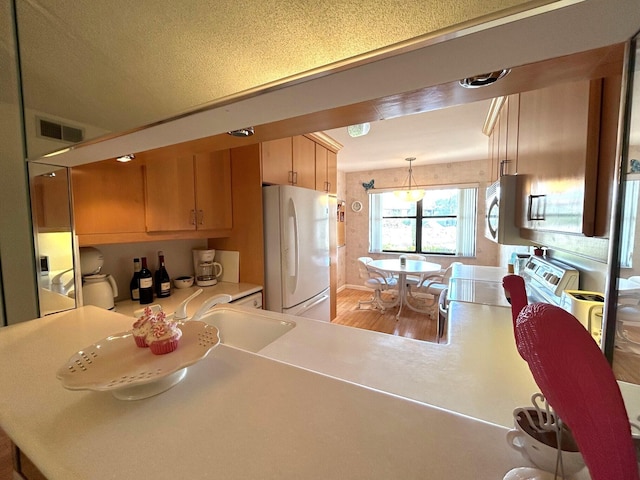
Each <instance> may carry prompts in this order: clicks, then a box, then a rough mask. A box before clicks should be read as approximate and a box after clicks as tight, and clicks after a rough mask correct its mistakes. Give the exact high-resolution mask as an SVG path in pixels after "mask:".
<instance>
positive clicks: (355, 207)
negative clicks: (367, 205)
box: [351, 200, 362, 212]
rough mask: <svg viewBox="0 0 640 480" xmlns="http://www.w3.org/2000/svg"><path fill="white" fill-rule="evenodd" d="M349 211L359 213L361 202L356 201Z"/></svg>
mask: <svg viewBox="0 0 640 480" xmlns="http://www.w3.org/2000/svg"><path fill="white" fill-rule="evenodd" d="M351 210H353V211H354V212H359V211H360V210H362V202H359V201H358V200H356V201H355V202H353V203H352V204H351Z"/></svg>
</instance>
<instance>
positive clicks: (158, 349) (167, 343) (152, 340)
mask: <svg viewBox="0 0 640 480" xmlns="http://www.w3.org/2000/svg"><path fill="white" fill-rule="evenodd" d="M181 337H182V330H180V329H179V328H178V323H177V322H176V321H174V320H168V319H167V316H166V314H165V313H164V312H159V313H158V314H157V315H156V316H155V318H153V319H151V330H150V331H149V333H148V334H147V338H146V341H147V344H148V345H149V349H150V350H151V353H153V354H154V355H164V354H166V353H171V352H173V351H174V350H175V349H176V348H178V343H179V341H180V338H181Z"/></svg>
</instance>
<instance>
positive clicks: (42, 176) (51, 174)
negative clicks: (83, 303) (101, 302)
mask: <svg viewBox="0 0 640 480" xmlns="http://www.w3.org/2000/svg"><path fill="white" fill-rule="evenodd" d="M29 184H30V190H31V212H32V218H33V233H34V244H35V254H36V266H37V270H38V302H39V307H40V316H41V317H42V316H45V315H48V314H50V313H56V312H60V311H64V310H69V309H72V308H75V306H76V301H75V276H74V271H73V233H72V232H73V230H72V228H71V211H70V205H71V199H70V195H69V171H68V169H67V168H62V167H57V166H53V165H44V164H34V163H29Z"/></svg>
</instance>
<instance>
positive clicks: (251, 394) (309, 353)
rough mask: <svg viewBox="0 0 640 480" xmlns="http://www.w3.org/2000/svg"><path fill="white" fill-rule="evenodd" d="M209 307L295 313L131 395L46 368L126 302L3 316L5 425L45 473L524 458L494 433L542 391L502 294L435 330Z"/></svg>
mask: <svg viewBox="0 0 640 480" xmlns="http://www.w3.org/2000/svg"><path fill="white" fill-rule="evenodd" d="M213 313H215V314H220V315H223V314H227V313H230V314H231V313H233V314H241V315H246V316H265V317H269V318H272V319H274V320H275V321H285V320H286V321H293V322H295V323H296V326H295V327H294V328H293V329H291V330H289V331H288V332H287V333H285V334H284V335H282V336H281V337H280V338H278V339H277V340H275V341H273V342H272V343H270V344H269V345H267V346H266V347H264V348H262V349H261V350H260V351H259V352H258V353H257V354H255V353H251V352H248V351H245V350H241V349H239V348H234V347H231V346H229V345H219V346H218V347H217V348H215V349H214V350H212V351H211V353H210V354H209V355H208V356H207V357H206V358H204V359H203V360H201V361H199V362H198V363H196V364H194V365H192V366H190V367H189V368H188V373H187V375H186V377H185V378H184V380H182V382H180V383H178V384H177V385H176V386H174V387H173V388H171V389H169V390H167V391H165V392H163V393H161V394H159V395H156V396H153V397H149V398H145V399H142V400H136V401H123V400H118V399H116V398H115V397H114V396H113V395H112V394H111V393H109V392H95V391H86V390H82V391H70V390H66V389H65V388H63V387H62V385H61V383H60V381H59V380H58V379H56V372H57V370H58V368H59V367H60V366H62V365H64V364H65V362H66V361H67V360H68V359H69V357H70V356H71V355H72V354H73V353H75V352H76V351H78V350H80V349H82V348H84V347H86V346H88V345H91V344H92V343H95V342H97V341H99V340H100V339H103V338H105V337H107V336H109V335H113V334H114V333H116V332H120V331H125V330H128V329H129V328H130V327H131V317H129V316H125V315H122V314H119V313H113V312H108V311H105V310H102V309H99V308H96V307H91V306H88V307H82V308H79V309H76V310H72V311H68V312H62V313H59V314H55V315H50V316H47V317H44V318H41V319H37V320H33V321H30V322H26V323H22V324H19V325H15V326H11V327H7V328H5V329H3V330H2V331H0V361H2V362H4V364H6V365H12V366H13V368H11V369H3V370H0V426H1V427H2V428H3V429H4V430H5V431H6V432H7V434H8V435H9V436H10V437H11V438H12V439H13V441H14V442H15V443H16V444H17V445H18V447H19V448H20V449H21V451H22V452H23V453H24V454H25V455H26V456H27V457H29V458H30V459H31V460H32V461H33V462H34V463H35V465H36V466H37V467H38V468H39V469H40V470H41V471H42V473H43V474H44V475H45V476H46V477H47V478H48V479H49V480H57V479H64V480H74V479H87V478H91V479H102V478H105V479H106V478H154V479H163V478H167V479H172V480H173V479H175V478H190V479H198V478H203V479H204V478H212V477H217V478H229V479H235V478H238V479H244V478H262V479H286V478H291V479H294V478H295V479H300V478H304V479H313V478H322V479H326V478H350V479H351V478H363V479H364V478H367V479H373V478H381V479H382V478H385V479H389V478H399V479H400V478H401V479H412V478H420V479H424V478H432V479H446V478H455V479H492V480H495V479H500V478H502V477H503V476H504V474H505V473H506V472H507V471H508V470H509V469H511V468H514V467H517V466H522V465H526V464H527V463H526V461H525V460H524V459H523V458H522V457H521V456H520V454H519V453H518V452H516V451H515V450H513V449H511V448H510V447H509V446H508V445H507V443H506V439H505V435H506V432H507V429H508V428H509V427H510V426H511V425H512V417H511V414H512V410H513V409H514V408H515V407H517V406H521V405H526V404H529V401H530V400H529V398H530V396H531V394H532V393H534V392H535V391H537V388H536V386H535V384H534V383H533V380H532V378H531V375H530V374H529V371H528V369H527V367H526V365H525V363H524V361H523V360H522V359H520V358H519V356H518V354H517V352H516V351H515V346H514V343H513V337H512V327H511V321H510V313H509V309H506V308H502V307H491V306H487V305H478V304H471V303H461V302H452V304H451V307H450V319H451V321H450V322H449V331H448V336H447V338H448V343H446V344H435V343H429V342H419V341H415V340H412V339H407V338H399V337H393V336H389V335H385V334H380V333H377V332H370V331H363V330H359V329H355V328H351V327H343V326H340V325H332V324H327V323H325V322H318V321H314V320H310V319H305V318H298V317H291V316H286V315H281V314H278V313H274V312H263V311H259V310H255V309H247V308H242V307H236V306H232V305H218V306H216V307H215V308H214V310H213ZM494 313H495V315H494ZM481 318H482V319H484V320H480V319H481ZM487 319H488V320H487ZM631 411H633V412H635V410H631Z"/></svg>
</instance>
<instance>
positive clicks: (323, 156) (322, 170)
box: [316, 144, 329, 192]
mask: <svg viewBox="0 0 640 480" xmlns="http://www.w3.org/2000/svg"><path fill="white" fill-rule="evenodd" d="M316 190H320V191H321V192H328V191H329V184H328V181H327V149H326V147H323V146H322V145H320V144H316Z"/></svg>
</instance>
